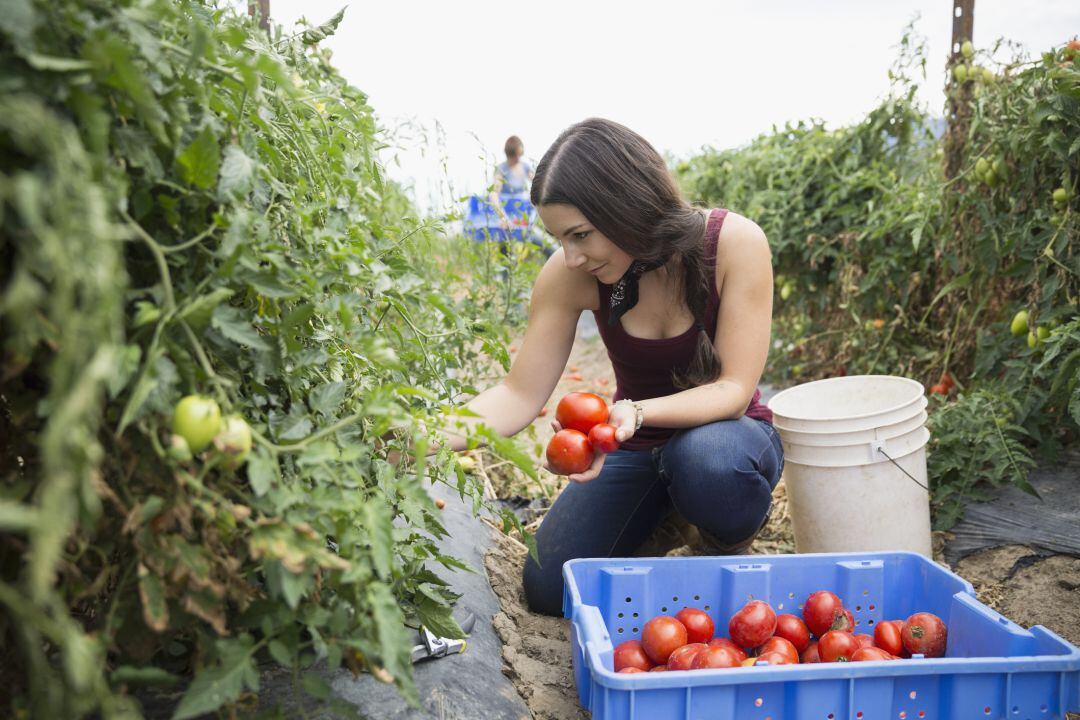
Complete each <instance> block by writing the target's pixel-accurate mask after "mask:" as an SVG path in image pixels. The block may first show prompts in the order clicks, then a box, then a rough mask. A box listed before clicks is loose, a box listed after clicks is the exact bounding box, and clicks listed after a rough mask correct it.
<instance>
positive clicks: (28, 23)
mask: <svg viewBox="0 0 1080 720" xmlns="http://www.w3.org/2000/svg"><path fill="white" fill-rule="evenodd" d="M37 26H38V16H37V13H36V12H34V3H33V2H32V0H0V31H3V32H4V34H5V35H8V36H9V37H11V38H12V39H13V40H15V41H16V42H18V43H19V44H23V43H25V44H27V45H29V44H30V43H31V42H32V41H33V33H34V29H35V28H36V27H37ZM31 55H32V53H31ZM27 61H28V62H29V58H27ZM31 64H32V63H31Z"/></svg>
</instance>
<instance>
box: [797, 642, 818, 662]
mask: <svg viewBox="0 0 1080 720" xmlns="http://www.w3.org/2000/svg"><path fill="white" fill-rule="evenodd" d="M817 646H818V641H817V640H811V641H810V644H809V645H807V646H806V649H805V650H803V651H802V657H801V658H800V660H802V662H803V664H804V665H805V664H809V663H819V662H821V656H820V655H818V649H817Z"/></svg>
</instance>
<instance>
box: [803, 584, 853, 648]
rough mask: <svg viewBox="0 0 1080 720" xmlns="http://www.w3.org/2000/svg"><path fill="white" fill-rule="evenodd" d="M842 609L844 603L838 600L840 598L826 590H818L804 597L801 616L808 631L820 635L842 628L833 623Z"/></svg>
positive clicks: (840, 614)
mask: <svg viewBox="0 0 1080 720" xmlns="http://www.w3.org/2000/svg"><path fill="white" fill-rule="evenodd" d="M843 611H844V604H843V603H842V602H840V598H838V597H836V595H834V594H832V593H831V592H829V591H828V590H818V591H817V592H816V593H814V594H812V595H811V596H810V597H808V598H807V599H806V604H804V605H803V611H802V616H803V620H805V621H806V627H808V628H810V632H812V633H814V634H815V635H817V636H818V637H821V636H822V635H824V634H825V633H827V632H829V631H830V630H840V629H842V628H838V627H834V624H835V623H836V620H837V617H838V616H842V613H843Z"/></svg>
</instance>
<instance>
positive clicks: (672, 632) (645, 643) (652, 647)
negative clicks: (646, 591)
mask: <svg viewBox="0 0 1080 720" xmlns="http://www.w3.org/2000/svg"><path fill="white" fill-rule="evenodd" d="M641 645H642V647H644V648H645V653H646V654H647V655H648V656H649V658H650V659H651V660H652V661H653V662H654V663H656V664H658V665H660V664H663V663H666V662H667V660H668V656H670V655H671V653H672V652H674V651H675V650H676V649H677V648H680V647H682V646H683V645H686V628H685V627H683V624H682V623H681V622H679V621H678V620H676V619H675V618H673V617H670V616H668V615H659V616H657V617H654V618H653V619H652V620H650V621H649V622H647V623H645V627H643V628H642V629H641Z"/></svg>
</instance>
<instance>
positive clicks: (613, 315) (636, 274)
mask: <svg viewBox="0 0 1080 720" xmlns="http://www.w3.org/2000/svg"><path fill="white" fill-rule="evenodd" d="M665 262H667V261H666V260H635V261H634V262H632V263H630V269H628V270H627V271H626V272H625V273H624V274H623V276H622V277H621V278H619V280H618V281H617V282H616V283H615V284H614V285H613V286H612V287H611V307H610V311H609V312H608V325H614V324H615V323H617V322H619V318H621V317H622V316H623V315H625V314H626V313H627V311H629V310H630V308H632V307H634V306H635V305H637V301H638V280H639V279H640V278H641V276H642V275H644V274H645V273H647V272H649V271H650V270H655V269H656V268H658V267H661V266H662V265H664V263H665Z"/></svg>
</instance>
